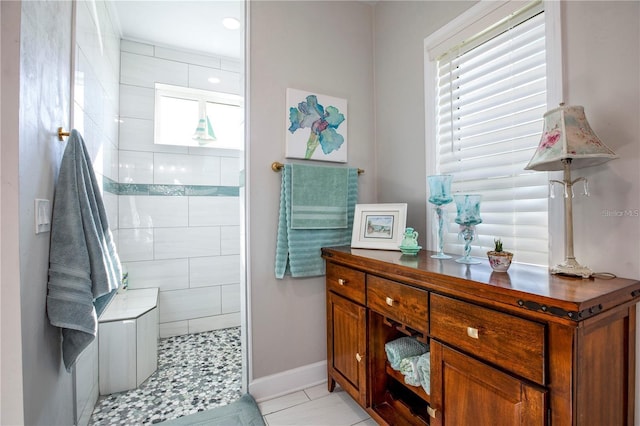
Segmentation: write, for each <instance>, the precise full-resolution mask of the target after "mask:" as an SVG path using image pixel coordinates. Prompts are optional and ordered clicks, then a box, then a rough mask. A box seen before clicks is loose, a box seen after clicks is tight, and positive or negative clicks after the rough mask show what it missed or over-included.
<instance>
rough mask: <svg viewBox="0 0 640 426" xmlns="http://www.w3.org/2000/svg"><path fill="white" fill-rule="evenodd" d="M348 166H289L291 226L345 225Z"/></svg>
mask: <svg viewBox="0 0 640 426" xmlns="http://www.w3.org/2000/svg"><path fill="white" fill-rule="evenodd" d="M348 184H349V169H346V168H344V167H342V168H338V167H319V166H305V165H300V164H292V165H291V229H344V228H346V227H347V200H348V198H349V194H348V189H349V187H348Z"/></svg>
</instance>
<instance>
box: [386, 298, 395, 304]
mask: <svg viewBox="0 0 640 426" xmlns="http://www.w3.org/2000/svg"><path fill="white" fill-rule="evenodd" d="M385 302H387V305H389V306H393V299H392V298H390V297H387V298H386V300H385Z"/></svg>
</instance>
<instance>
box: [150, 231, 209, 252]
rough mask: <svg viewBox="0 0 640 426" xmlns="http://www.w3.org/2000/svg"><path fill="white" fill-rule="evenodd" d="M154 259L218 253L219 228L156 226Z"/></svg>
mask: <svg viewBox="0 0 640 426" xmlns="http://www.w3.org/2000/svg"><path fill="white" fill-rule="evenodd" d="M154 252H155V258H156V259H173V258H182V257H200V256H218V255H220V228H219V227H217V226H214V227H200V228H156V229H155V230H154Z"/></svg>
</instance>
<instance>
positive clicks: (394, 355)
mask: <svg viewBox="0 0 640 426" xmlns="http://www.w3.org/2000/svg"><path fill="white" fill-rule="evenodd" d="M428 350H429V345H425V344H424V343H422V342H418V340H416V339H415V338H413V337H409V336H405V337H400V338H399V339H395V340H392V341H390V342H387V343H385V345H384V351H385V352H386V354H387V359H388V360H389V364H391V368H393V369H394V370H396V371H400V362H401V361H402V360H403V359H405V358H407V357H410V356H416V355H422V354H423V353H425V352H427V351H428Z"/></svg>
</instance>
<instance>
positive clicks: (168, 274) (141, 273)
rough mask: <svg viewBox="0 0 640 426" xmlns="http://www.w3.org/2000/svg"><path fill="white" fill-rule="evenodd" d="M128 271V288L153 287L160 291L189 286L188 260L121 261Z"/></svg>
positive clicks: (124, 268) (123, 267)
mask: <svg viewBox="0 0 640 426" xmlns="http://www.w3.org/2000/svg"><path fill="white" fill-rule="evenodd" d="M122 269H123V270H126V271H127V272H128V273H129V288H132V289H136V288H153V287H157V288H159V289H160V291H169V290H179V289H184V288H188V287H189V260H188V259H167V260H152V261H145V262H126V263H125V262H123V264H122Z"/></svg>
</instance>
